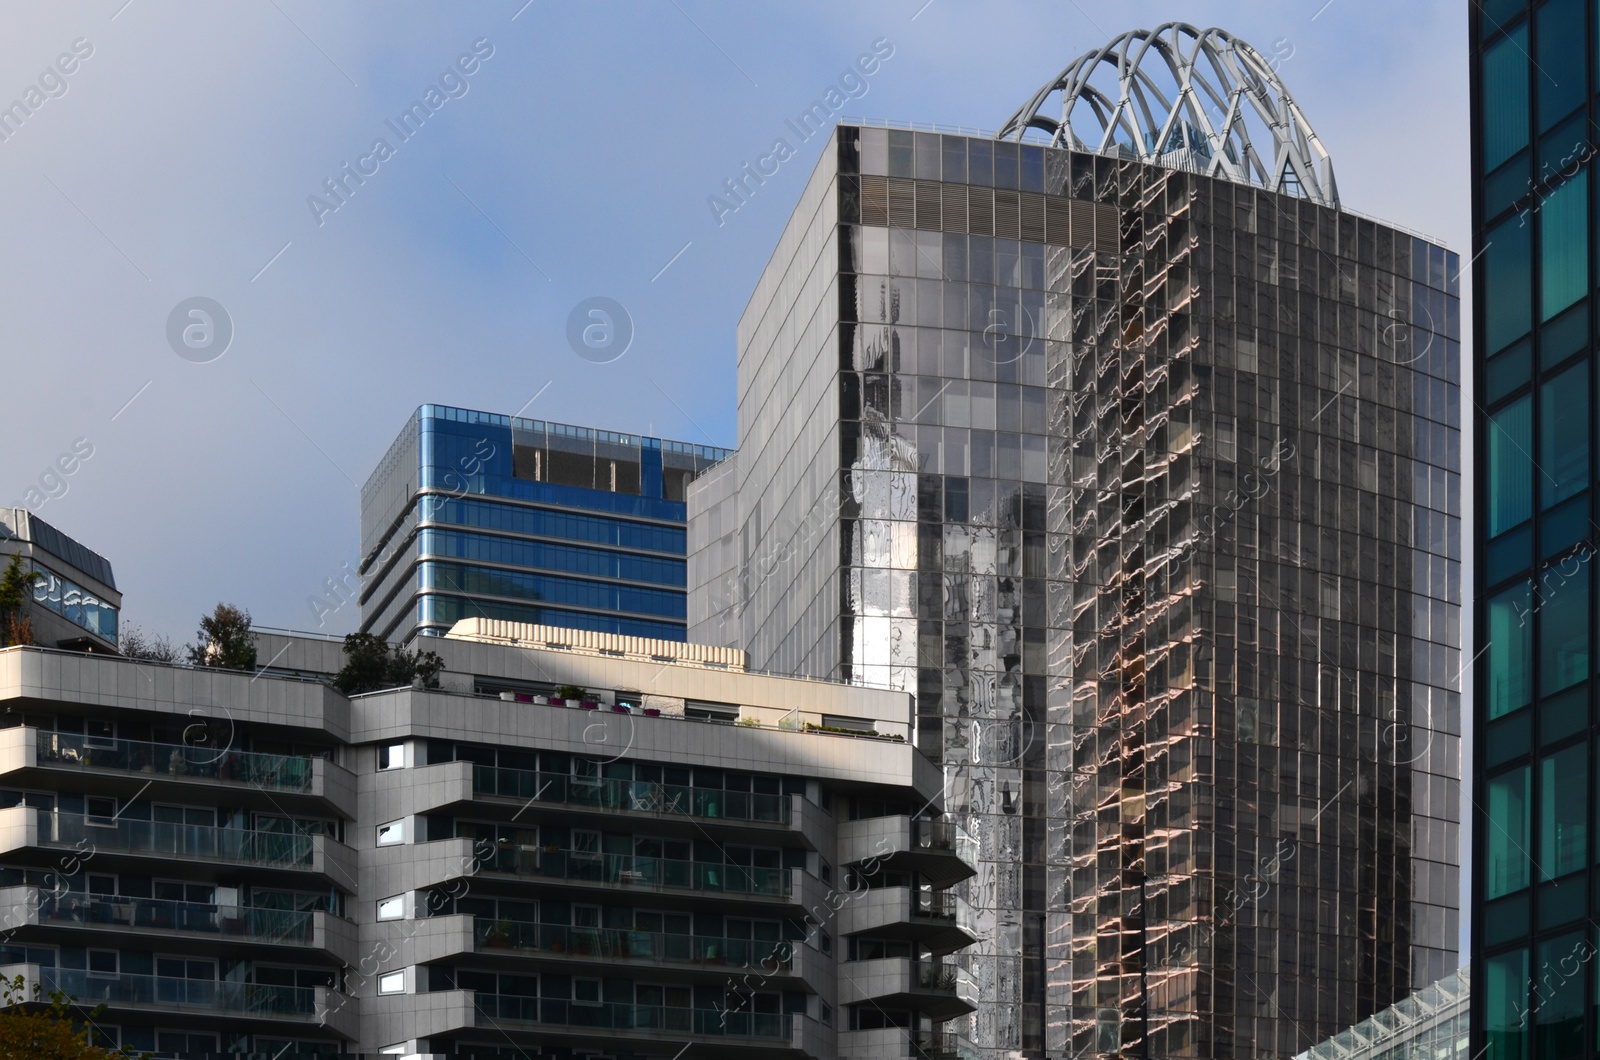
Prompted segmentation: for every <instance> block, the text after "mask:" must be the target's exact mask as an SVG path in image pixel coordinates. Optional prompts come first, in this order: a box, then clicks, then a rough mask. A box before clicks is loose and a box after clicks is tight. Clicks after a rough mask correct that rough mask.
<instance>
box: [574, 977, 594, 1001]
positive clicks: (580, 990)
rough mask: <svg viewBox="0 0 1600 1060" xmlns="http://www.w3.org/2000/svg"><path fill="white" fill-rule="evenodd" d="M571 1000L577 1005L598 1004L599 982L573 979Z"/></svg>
mask: <svg viewBox="0 0 1600 1060" xmlns="http://www.w3.org/2000/svg"><path fill="white" fill-rule="evenodd" d="M572 1000H573V1003H574V1004H578V1005H598V1004H600V980H598V979H574V980H573V981H572Z"/></svg>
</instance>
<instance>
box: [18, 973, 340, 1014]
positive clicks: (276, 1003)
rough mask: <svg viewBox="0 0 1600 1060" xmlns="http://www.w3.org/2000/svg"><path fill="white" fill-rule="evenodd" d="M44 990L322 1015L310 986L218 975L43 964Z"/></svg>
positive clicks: (115, 1000) (134, 1001)
mask: <svg viewBox="0 0 1600 1060" xmlns="http://www.w3.org/2000/svg"><path fill="white" fill-rule="evenodd" d="M39 978H40V979H41V980H42V982H43V986H44V989H45V990H46V991H47V992H48V991H51V990H60V991H61V992H62V993H64V994H67V995H68V996H69V997H73V998H76V999H78V1000H79V1001H82V1002H89V1003H93V1002H98V1001H104V1002H108V1003H110V1004H131V1005H158V1006H172V1007H175V1008H200V1009H210V1010H212V1011H220V1012H230V1013H243V1014H249V1015H273V1016H306V1017H310V1016H313V1015H315V1014H316V1010H317V1005H316V990H315V988H313V987H309V986H263V985H260V984H257V983H233V982H224V981H220V980H215V979H176V978H171V977H168V976H160V975H131V974H102V973H99V972H86V971H81V970H77V969H66V968H42V969H40V974H39Z"/></svg>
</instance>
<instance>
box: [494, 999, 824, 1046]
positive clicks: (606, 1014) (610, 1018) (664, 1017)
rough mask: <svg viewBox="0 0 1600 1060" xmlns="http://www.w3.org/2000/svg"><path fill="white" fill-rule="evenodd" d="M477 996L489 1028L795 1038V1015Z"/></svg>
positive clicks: (767, 1039) (769, 1040)
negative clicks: (537, 1026)
mask: <svg viewBox="0 0 1600 1060" xmlns="http://www.w3.org/2000/svg"><path fill="white" fill-rule="evenodd" d="M473 1000H474V1004H475V1005H476V1007H477V1011H478V1015H479V1016H480V1017H482V1018H483V1020H484V1021H486V1025H488V1026H493V1025H495V1024H496V1023H500V1022H505V1023H537V1024H540V1025H541V1026H553V1027H563V1028H571V1029H572V1030H575V1031H593V1030H608V1031H629V1032H634V1033H636V1034H640V1035H641V1036H642V1037H646V1038H653V1039H656V1040H659V1039H660V1038H661V1036H662V1035H668V1036H675V1035H684V1036H688V1037H692V1038H695V1039H702V1038H711V1039H731V1038H747V1039H760V1040H763V1041H764V1042H766V1043H769V1044H775V1043H779V1042H784V1043H786V1042H788V1041H789V1040H790V1039H792V1038H793V1036H794V1017H793V1016H791V1015H785V1014H779V1013H758V1012H723V1011H721V1010H719V1009H697V1008H672V1007H666V1006H660V1007H658V1006H654V1005H632V1004H626V1003H619V1002H604V1003H600V1004H593V1005H587V1004H581V1003H579V1002H576V1001H559V1000H555V999H553V998H538V997H517V996H513V995H510V994H485V993H477V994H475V995H474V999H473ZM751 1044H755V1043H754V1042H752V1043H751Z"/></svg>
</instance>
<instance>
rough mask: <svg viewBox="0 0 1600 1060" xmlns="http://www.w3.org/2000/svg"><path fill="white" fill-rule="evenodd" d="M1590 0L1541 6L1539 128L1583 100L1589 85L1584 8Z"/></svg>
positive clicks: (1553, 1) (1562, 0) (1561, 0)
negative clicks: (1586, 63)
mask: <svg viewBox="0 0 1600 1060" xmlns="http://www.w3.org/2000/svg"><path fill="white" fill-rule="evenodd" d="M1587 2H1588V0H1550V2H1549V3H1547V4H1545V5H1544V6H1543V7H1541V8H1540V9H1539V13H1538V14H1537V15H1536V16H1535V17H1536V18H1537V20H1538V22H1537V29H1538V33H1539V41H1538V43H1539V54H1538V55H1537V57H1536V58H1537V59H1538V64H1539V65H1538V68H1537V74H1538V78H1539V129H1540V131H1543V130H1545V129H1548V128H1550V126H1551V125H1553V124H1555V122H1556V120H1557V119H1559V118H1562V117H1565V116H1566V115H1567V114H1568V113H1570V112H1571V110H1572V108H1573V107H1576V106H1577V105H1578V104H1579V103H1582V102H1583V97H1584V89H1585V86H1586V81H1585V71H1584V45H1585V44H1587V43H1588V39H1589V36H1588V34H1587V33H1585V32H1584V29H1583V9H1584V7H1585V6H1586V5H1587Z"/></svg>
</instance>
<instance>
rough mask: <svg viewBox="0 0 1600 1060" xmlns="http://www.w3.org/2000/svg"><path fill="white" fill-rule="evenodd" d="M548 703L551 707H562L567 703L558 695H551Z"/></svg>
mask: <svg viewBox="0 0 1600 1060" xmlns="http://www.w3.org/2000/svg"><path fill="white" fill-rule="evenodd" d="M550 705H551V706H552V707H564V706H566V705H567V701H566V700H564V699H562V698H561V697H560V696H551V697H550Z"/></svg>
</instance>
